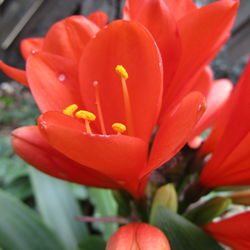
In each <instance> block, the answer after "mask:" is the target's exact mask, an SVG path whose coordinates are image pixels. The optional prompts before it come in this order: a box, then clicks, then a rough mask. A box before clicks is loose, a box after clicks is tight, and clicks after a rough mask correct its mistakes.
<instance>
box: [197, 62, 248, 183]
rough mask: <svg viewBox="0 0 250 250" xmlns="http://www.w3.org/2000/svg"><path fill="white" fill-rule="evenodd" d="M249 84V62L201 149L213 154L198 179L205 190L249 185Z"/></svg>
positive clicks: (203, 151) (204, 152) (203, 152)
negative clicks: (206, 188)
mask: <svg viewBox="0 0 250 250" xmlns="http://www.w3.org/2000/svg"><path fill="white" fill-rule="evenodd" d="M249 81H250V62H249V63H248V66H247V67H246V69H245V72H244V73H243V75H242V77H241V79H240V80H239V82H238V84H237V85H236V88H235V90H234V93H233V95H232V96H231V98H230V99H229V100H228V103H227V105H226V106H225V107H224V109H223V110H222V111H221V113H220V114H219V115H220V116H219V119H218V121H217V124H216V127H215V129H214V130H213V132H212V134H211V135H210V137H209V138H208V140H207V142H206V143H205V145H204V147H203V148H202V154H207V153H212V157H211V159H210V160H209V161H208V162H207V164H206V165H205V167H204V169H203V170H202V173H201V177H200V179H199V182H200V183H201V184H202V185H203V186H205V187H216V186H227V185H249V184H250V168H249V163H250V150H249V148H250V134H249V131H250V119H249V117H250V99H249V96H250V85H249Z"/></svg>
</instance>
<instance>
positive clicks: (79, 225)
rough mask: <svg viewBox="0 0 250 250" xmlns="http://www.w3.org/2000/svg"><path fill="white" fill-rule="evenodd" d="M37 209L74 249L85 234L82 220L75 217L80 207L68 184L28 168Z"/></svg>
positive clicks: (57, 233) (71, 249) (59, 235)
mask: <svg viewBox="0 0 250 250" xmlns="http://www.w3.org/2000/svg"><path fill="white" fill-rule="evenodd" d="M30 177H31V181H32V185H33V188H34V193H35V199H36V202H37V205H38V210H39V212H40V213H41V215H42V217H43V219H44V221H45V222H46V224H47V225H48V226H49V227H50V229H51V230H53V231H54V232H55V234H56V235H57V236H58V238H60V239H61V241H62V242H64V244H65V246H67V249H69V250H76V249H78V248H77V244H78V241H79V240H80V239H82V238H83V236H86V235H87V228H86V227H85V225H84V222H80V221H78V220H77V219H76V216H79V215H81V211H80V207H79V205H78V203H77V201H76V200H75V198H74V195H73V193H72V192H71V191H70V189H69V184H68V183H66V182H63V181H60V180H57V179H54V178H52V177H50V176H47V175H44V174H43V173H40V172H38V171H37V170H35V169H33V168H32V169H30Z"/></svg>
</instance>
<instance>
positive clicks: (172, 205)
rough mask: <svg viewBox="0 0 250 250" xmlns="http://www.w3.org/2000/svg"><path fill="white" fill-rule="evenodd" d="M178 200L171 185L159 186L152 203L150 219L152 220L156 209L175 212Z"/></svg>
mask: <svg viewBox="0 0 250 250" xmlns="http://www.w3.org/2000/svg"><path fill="white" fill-rule="evenodd" d="M177 206H178V198H177V194H176V191H175V187H174V185H173V184H171V183H170V184H167V185H164V186H161V187H160V188H159V189H158V190H157V191H156V193H155V196H154V200H153V203H152V208H151V213H150V218H153V217H154V215H155V213H156V211H157V209H158V207H166V208H168V209H170V210H172V211H174V212H176V211H177Z"/></svg>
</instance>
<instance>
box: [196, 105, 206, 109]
mask: <svg viewBox="0 0 250 250" xmlns="http://www.w3.org/2000/svg"><path fill="white" fill-rule="evenodd" d="M205 107H206V106H205V105H204V104H199V106H198V111H201V110H202V109H205Z"/></svg>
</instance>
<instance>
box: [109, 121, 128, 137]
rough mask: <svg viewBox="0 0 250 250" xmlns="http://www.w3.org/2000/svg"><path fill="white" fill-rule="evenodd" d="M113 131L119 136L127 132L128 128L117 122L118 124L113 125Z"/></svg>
mask: <svg viewBox="0 0 250 250" xmlns="http://www.w3.org/2000/svg"><path fill="white" fill-rule="evenodd" d="M112 129H113V130H114V131H115V132H117V134H118V135H120V134H122V133H123V132H125V131H126V129H127V128H126V126H125V125H124V124H122V123H118V122H116V123H114V124H113V125H112Z"/></svg>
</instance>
